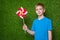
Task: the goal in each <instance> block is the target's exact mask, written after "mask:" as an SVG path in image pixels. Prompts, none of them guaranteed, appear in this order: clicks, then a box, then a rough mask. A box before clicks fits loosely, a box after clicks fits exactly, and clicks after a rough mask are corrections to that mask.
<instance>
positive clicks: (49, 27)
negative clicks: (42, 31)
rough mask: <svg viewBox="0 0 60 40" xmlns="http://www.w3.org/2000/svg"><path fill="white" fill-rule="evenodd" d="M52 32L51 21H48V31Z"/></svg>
mask: <svg viewBox="0 0 60 40" xmlns="http://www.w3.org/2000/svg"><path fill="white" fill-rule="evenodd" d="M50 30H52V21H51V20H50V21H49V23H48V31H50Z"/></svg>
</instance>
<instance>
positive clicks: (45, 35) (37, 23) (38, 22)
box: [23, 3, 52, 40]
mask: <svg viewBox="0 0 60 40" xmlns="http://www.w3.org/2000/svg"><path fill="white" fill-rule="evenodd" d="M35 10H36V14H37V15H38V18H37V19H35V20H34V21H33V24H32V28H31V30H29V29H28V28H27V25H26V24H24V25H23V30H24V31H26V32H28V33H29V34H31V35H34V40H52V23H51V20H50V19H48V18H47V17H45V16H44V13H45V7H44V5H43V4H42V3H38V4H36V6H35Z"/></svg>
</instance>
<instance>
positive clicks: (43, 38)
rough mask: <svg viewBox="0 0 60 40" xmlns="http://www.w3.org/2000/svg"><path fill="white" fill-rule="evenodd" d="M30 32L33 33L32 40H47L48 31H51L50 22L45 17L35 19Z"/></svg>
mask: <svg viewBox="0 0 60 40" xmlns="http://www.w3.org/2000/svg"><path fill="white" fill-rule="evenodd" d="M31 30H32V31H34V32H35V34H34V40H48V31H50V30H52V22H51V20H50V19H48V18H47V17H44V18H43V19H41V20H38V19H35V20H34V21H33V24H32V28H31Z"/></svg>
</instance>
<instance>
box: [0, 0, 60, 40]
mask: <svg viewBox="0 0 60 40" xmlns="http://www.w3.org/2000/svg"><path fill="white" fill-rule="evenodd" d="M39 2H40V3H43V4H44V5H45V8H46V13H45V16H47V17H48V18H50V19H51V20H52V22H53V30H52V32H53V40H60V21H59V20H60V0H0V40H33V36H31V35H29V34H28V33H24V31H23V30H22V25H23V23H22V19H21V18H19V17H17V15H16V11H17V9H18V8H19V7H21V6H22V7H24V8H26V9H27V11H28V14H27V15H26V18H25V23H26V25H27V26H28V28H29V29H31V25H32V22H33V20H34V19H35V18H36V17H37V15H36V13H35V4H37V3H39Z"/></svg>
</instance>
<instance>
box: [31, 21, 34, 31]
mask: <svg viewBox="0 0 60 40" xmlns="http://www.w3.org/2000/svg"><path fill="white" fill-rule="evenodd" d="M31 30H32V31H35V22H34V21H33V24H32V28H31Z"/></svg>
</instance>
